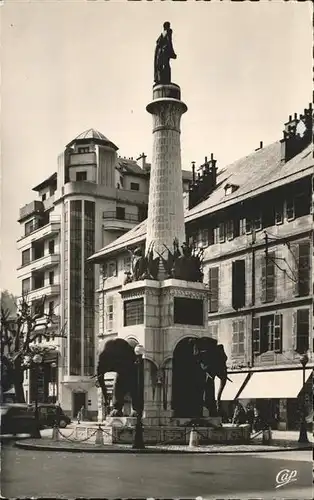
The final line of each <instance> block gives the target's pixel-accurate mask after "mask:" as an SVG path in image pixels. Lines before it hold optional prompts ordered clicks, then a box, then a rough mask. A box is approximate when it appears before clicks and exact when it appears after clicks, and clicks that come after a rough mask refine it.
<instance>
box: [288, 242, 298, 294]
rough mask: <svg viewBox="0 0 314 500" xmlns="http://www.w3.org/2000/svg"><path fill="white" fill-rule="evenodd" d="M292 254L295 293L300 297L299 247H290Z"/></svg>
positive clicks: (293, 245)
mask: <svg viewBox="0 0 314 500" xmlns="http://www.w3.org/2000/svg"><path fill="white" fill-rule="evenodd" d="M290 252H291V254H292V260H293V265H292V268H293V270H294V272H293V292H294V295H295V296H296V297H297V296H298V295H299V245H298V244H295V243H294V244H292V245H290Z"/></svg>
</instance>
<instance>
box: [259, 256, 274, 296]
mask: <svg viewBox="0 0 314 500" xmlns="http://www.w3.org/2000/svg"><path fill="white" fill-rule="evenodd" d="M266 261H267V262H266ZM261 289H262V297H261V300H262V302H272V301H273V300H275V292H276V290H275V252H268V254H267V258H266V256H265V257H264V256H263V257H262V287H261Z"/></svg>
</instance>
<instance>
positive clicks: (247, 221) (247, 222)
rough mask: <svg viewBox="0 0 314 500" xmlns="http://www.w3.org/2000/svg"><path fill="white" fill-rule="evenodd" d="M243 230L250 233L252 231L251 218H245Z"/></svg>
mask: <svg viewBox="0 0 314 500" xmlns="http://www.w3.org/2000/svg"><path fill="white" fill-rule="evenodd" d="M245 232H246V234H250V233H251V232H252V221H251V219H245Z"/></svg>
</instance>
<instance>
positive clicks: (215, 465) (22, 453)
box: [1, 444, 313, 499]
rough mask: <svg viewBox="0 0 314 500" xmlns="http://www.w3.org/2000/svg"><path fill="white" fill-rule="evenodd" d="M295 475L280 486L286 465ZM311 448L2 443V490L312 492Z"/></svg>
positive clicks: (88, 494)
mask: <svg viewBox="0 0 314 500" xmlns="http://www.w3.org/2000/svg"><path fill="white" fill-rule="evenodd" d="M283 469H289V470H295V471H297V472H296V475H295V478H296V481H294V482H292V483H290V484H287V485H285V486H282V487H280V488H278V489H276V488H275V486H276V476H277V474H278V473H279V472H280V471H281V470H283ZM311 485H312V462H311V453H310V452H309V451H297V452H296V451H294V452H278V453H259V454H251V455H248V454H244V455H240V454H237V455H231V454H230V455H229V454H228V455H192V456H189V455H149V456H148V455H136V454H134V455H133V454H127V455H125V454H108V455H106V454H101V455H96V454H83V453H66V452H40V451H27V450H22V449H18V448H14V447H13V446H12V445H9V444H6V445H5V446H4V447H3V449H2V491H1V493H2V495H3V496H4V497H7V498H14V497H31V496H35V497H40V496H44V497H54V498H62V497H63V498H74V497H81V498H82V497H83V498H84V497H85V498H97V497H98V498H99V497H102V498H103V497H111V498H112V497H115V498H117V497H155V498H156V497H157V498H160V497H164V498H165V497H166V498H173V497H180V498H184V497H196V496H201V497H203V498H204V499H213V498H215V499H216V498H234V497H237V498H258V497H262V498H263V499H267V498H278V499H279V498H302V499H307V498H312V496H313V495H312V488H311Z"/></svg>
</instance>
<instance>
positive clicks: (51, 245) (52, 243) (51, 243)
mask: <svg viewBox="0 0 314 500" xmlns="http://www.w3.org/2000/svg"><path fill="white" fill-rule="evenodd" d="M48 248H49V253H50V254H54V253H55V240H50V241H49V243H48Z"/></svg>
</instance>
